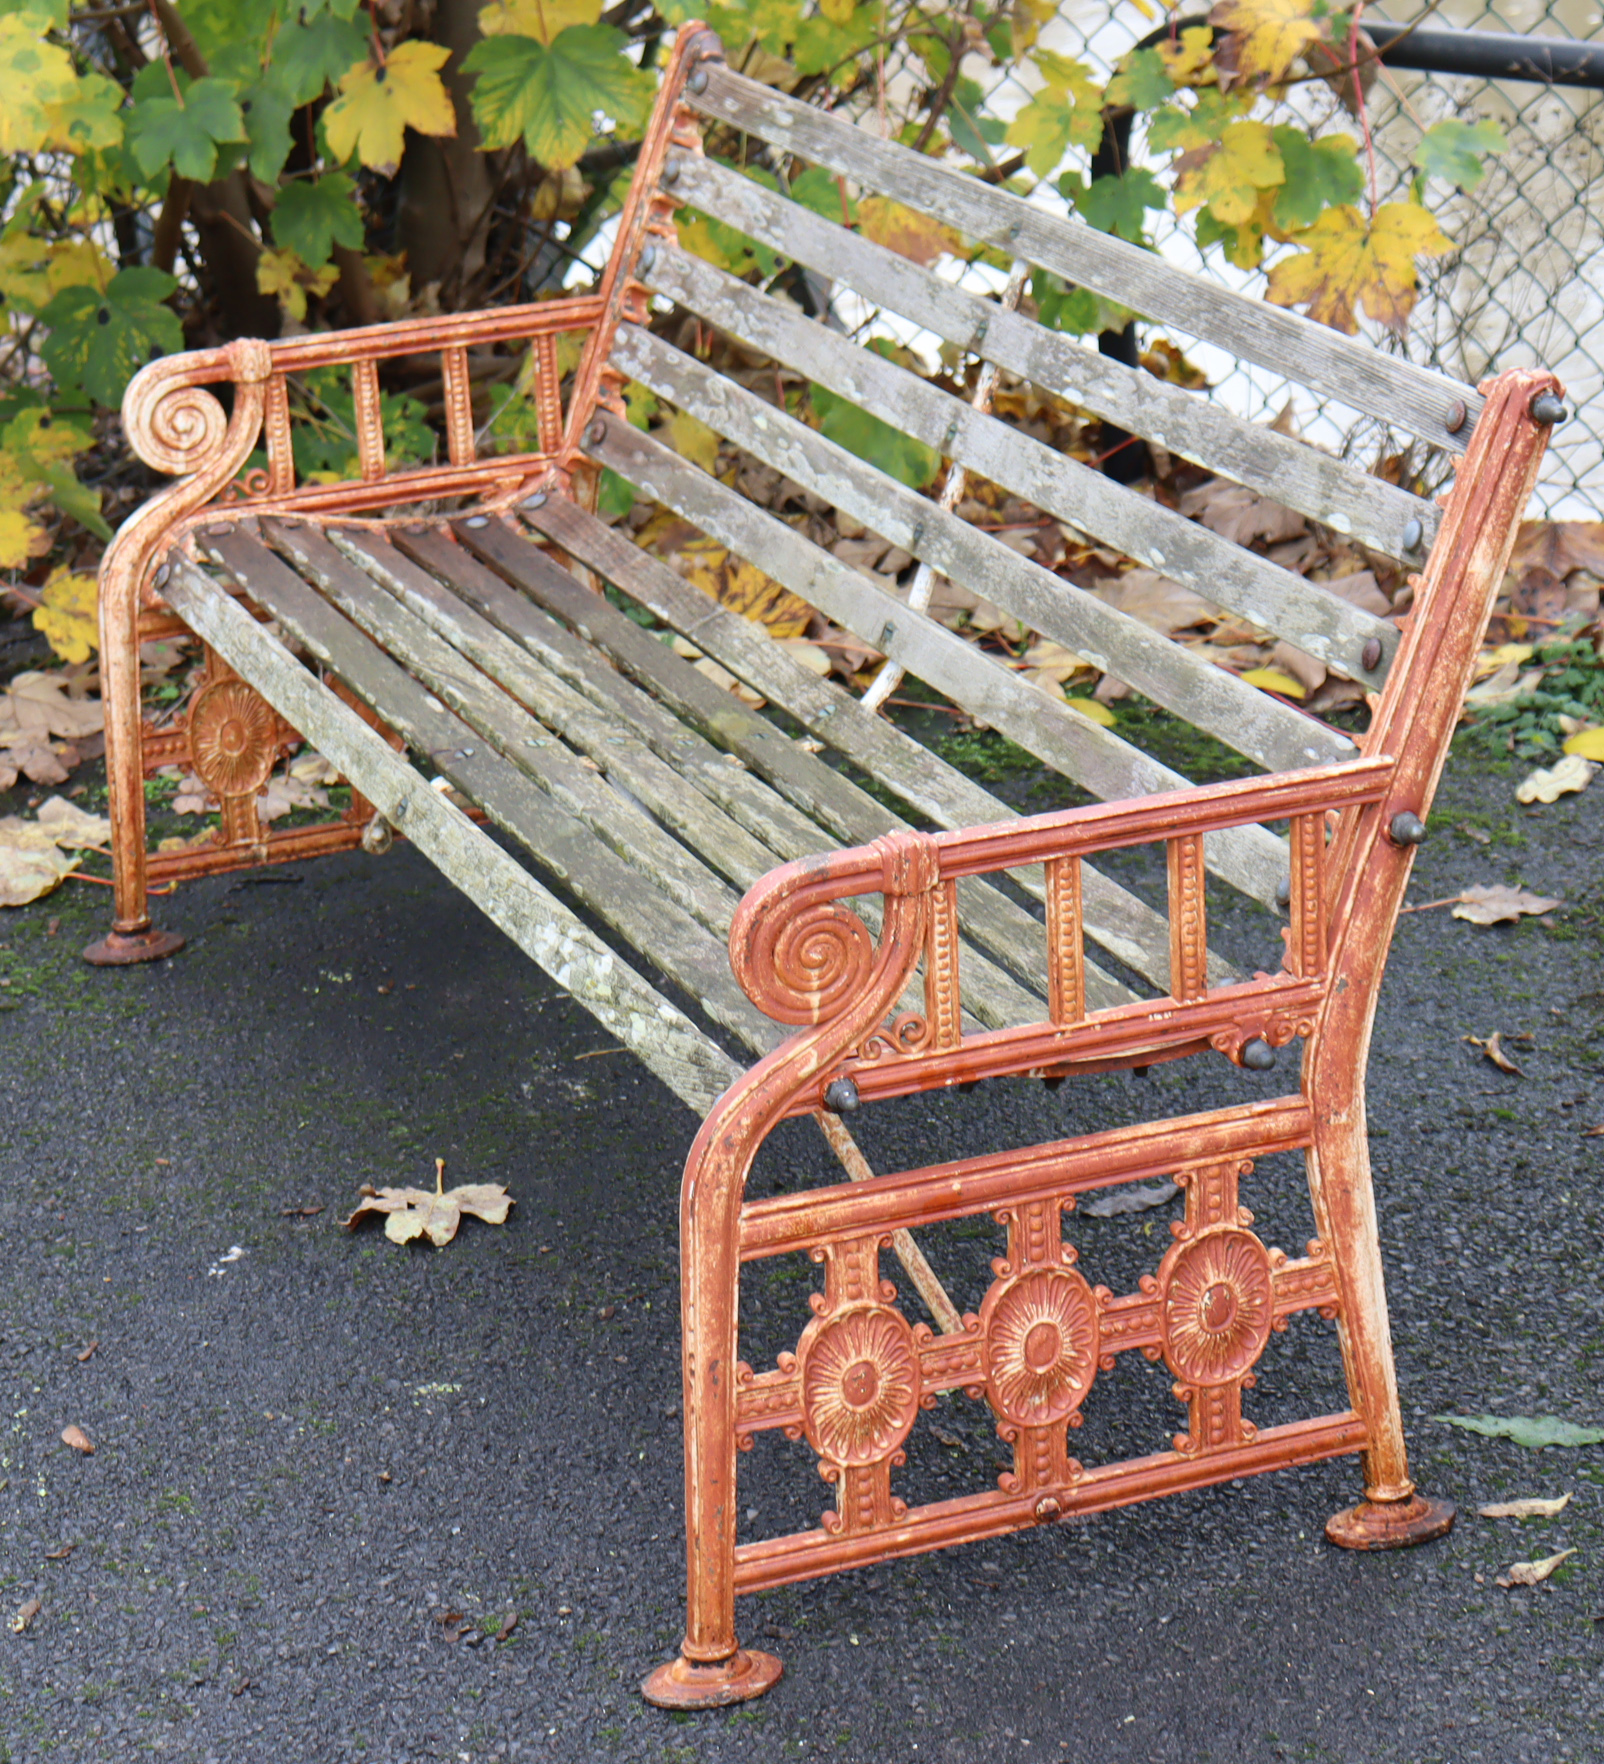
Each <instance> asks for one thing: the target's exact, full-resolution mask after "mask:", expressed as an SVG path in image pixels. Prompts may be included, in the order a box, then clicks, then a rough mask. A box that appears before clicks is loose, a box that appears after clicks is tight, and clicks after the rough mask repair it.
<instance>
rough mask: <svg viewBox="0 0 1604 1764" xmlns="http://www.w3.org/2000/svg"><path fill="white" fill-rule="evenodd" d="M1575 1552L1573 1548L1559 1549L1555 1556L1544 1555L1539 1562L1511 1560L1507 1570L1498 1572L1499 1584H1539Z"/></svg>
mask: <svg viewBox="0 0 1604 1764" xmlns="http://www.w3.org/2000/svg"><path fill="white" fill-rule="evenodd" d="M1575 1554H1576V1552H1575V1550H1561V1551H1560V1552H1559V1554H1558V1555H1556V1556H1544V1557H1543V1559H1542V1560H1541V1561H1540V1562H1511V1563H1510V1565H1509V1571H1508V1572H1507V1573H1505V1574H1500V1575H1499V1577H1498V1582H1497V1584H1498V1585H1499V1586H1539V1585H1541V1584H1542V1582H1543V1581H1545V1580H1547V1579H1548V1577H1549V1575H1550V1574H1552V1573H1553V1572H1554V1570H1555V1569H1556V1568H1557V1567H1559V1565H1560V1563H1561V1562H1567V1561H1569V1560H1570V1558H1571V1557H1572V1556H1574V1555H1575Z"/></svg>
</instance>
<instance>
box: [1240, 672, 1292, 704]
mask: <svg viewBox="0 0 1604 1764" xmlns="http://www.w3.org/2000/svg"><path fill="white" fill-rule="evenodd" d="M1239 677H1240V678H1241V679H1243V680H1245V681H1246V682H1247V683H1248V685H1249V686H1257V687H1258V688H1259V690H1260V691H1261V692H1279V693H1281V694H1282V696H1283V697H1285V698H1302V697H1303V696H1304V689H1303V682H1302V681H1301V680H1294V679H1293V678H1292V676H1291V675H1290V674H1283V673H1282V672H1281V670H1280V669H1279V668H1249V669H1248V670H1247V672H1246V673H1245V674H1242V675H1241V676H1239Z"/></svg>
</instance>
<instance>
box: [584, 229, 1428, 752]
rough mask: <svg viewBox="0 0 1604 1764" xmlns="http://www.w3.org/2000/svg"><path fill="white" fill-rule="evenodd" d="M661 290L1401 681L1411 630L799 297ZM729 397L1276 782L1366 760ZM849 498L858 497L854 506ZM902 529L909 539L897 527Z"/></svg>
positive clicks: (1109, 536) (1188, 573)
mask: <svg viewBox="0 0 1604 1764" xmlns="http://www.w3.org/2000/svg"><path fill="white" fill-rule="evenodd" d="M648 286H650V287H651V288H652V289H653V290H654V291H655V292H657V293H660V294H665V295H668V296H669V297H670V298H672V299H673V300H675V301H677V302H678V303H679V304H680V305H681V306H684V307H686V308H688V309H689V310H690V311H692V312H694V313H696V314H697V315H698V316H699V317H701V318H704V319H706V320H707V321H708V323H710V324H712V325H714V326H716V327H717V328H718V329H720V330H722V331H725V332H728V333H729V334H730V335H732V336H734V337H735V338H736V339H737V340H738V341H740V342H743V343H746V344H749V345H750V346H751V347H753V348H756V349H759V350H761V351H762V352H763V353H764V354H766V355H769V356H770V357H772V358H773V359H775V360H778V361H782V362H784V363H785V364H786V365H787V366H788V367H793V368H797V369H799V370H800V371H801V372H803V373H805V374H807V376H808V377H809V378H810V379H812V380H817V381H819V382H820V383H821V384H822V385H824V386H826V387H828V388H829V390H830V391H832V392H835V393H837V394H839V395H840V396H841V397H843V398H849V399H851V400H852V401H853V403H855V404H857V405H859V406H860V407H861V408H862V409H864V410H867V411H869V412H870V413H871V414H872V415H874V416H877V417H879V418H880V419H881V420H882V421H883V422H887V423H890V424H891V425H892V426H893V427H895V428H897V429H900V430H902V431H903V432H904V433H906V434H909V435H912V436H914V437H915V438H916V439H917V440H920V441H923V442H925V443H926V445H928V446H931V447H934V448H936V449H937V450H938V451H940V452H942V453H945V454H947V455H948V456H949V457H950V458H952V459H954V460H956V461H957V462H958V463H959V464H960V465H963V466H965V467H967V468H968V469H969V470H971V471H975V472H978V473H980V475H981V476H982V477H985V478H989V479H991V480H992V482H994V483H997V484H1000V485H1002V486H1003V488H1004V489H1006V490H1012V491H1014V492H1015V493H1016V494H1017V495H1019V496H1022V497H1023V498H1024V499H1025V501H1027V502H1030V503H1033V504H1034V505H1035V506H1036V507H1037V508H1040V509H1043V510H1045V511H1046V512H1047V513H1048V514H1051V515H1053V516H1055V517H1056V518H1057V519H1059V520H1061V521H1066V522H1068V523H1069V524H1070V525H1071V526H1073V527H1077V528H1079V529H1080V531H1081V532H1083V533H1088V534H1090V535H1091V536H1092V537H1093V538H1095V539H1101V540H1104V541H1106V542H1107V543H1109V544H1111V545H1113V546H1114V547H1115V548H1116V549H1118V550H1120V551H1123V552H1124V553H1125V554H1126V556H1128V557H1133V558H1135V559H1136V560H1137V561H1138V562H1139V563H1143V564H1146V565H1148V566H1149V567H1150V568H1152V569H1156V570H1162V571H1163V572H1164V573H1165V574H1166V575H1168V576H1170V577H1172V578H1173V579H1174V580H1175V581H1177V582H1180V583H1182V584H1183V585H1184V586H1186V587H1188V588H1190V589H1192V590H1193V591H1194V592H1195V593H1197V594H1201V595H1202V596H1204V597H1205V598H1206V599H1208V600H1210V601H1213V602H1214V603H1216V604H1217V605H1220V606H1224V607H1228V608H1229V609H1230V610H1231V611H1232V612H1236V613H1240V614H1242V615H1243V616H1244V617H1245V618H1248V619H1251V620H1253V621H1254V623H1256V624H1258V625H1260V626H1262V627H1264V628H1265V629H1267V630H1271V631H1274V632H1275V634H1276V635H1277V636H1279V637H1285V638H1286V639H1287V640H1288V642H1291V643H1295V644H1297V646H1298V647H1299V648H1300V649H1304V650H1307V651H1308V653H1309V654H1311V655H1313V656H1317V657H1318V658H1319V659H1320V660H1321V661H1323V662H1325V663H1326V665H1327V666H1328V667H1331V668H1334V669H1336V670H1337V671H1338V672H1339V673H1342V674H1346V675H1347V676H1349V677H1350V678H1352V679H1358V680H1364V681H1375V682H1377V683H1379V682H1380V681H1381V680H1382V679H1383V678H1384V677H1385V674H1386V667H1387V661H1388V659H1389V657H1390V655H1391V652H1392V651H1393V650H1394V649H1396V648H1397V645H1398V628H1397V626H1396V625H1392V624H1388V623H1387V622H1386V621H1385V620H1382V619H1378V618H1376V617H1374V616H1373V615H1372V614H1370V613H1367V612H1364V611H1362V610H1361V609H1360V608H1359V607H1357V606H1354V605H1352V604H1351V603H1350V602H1348V601H1345V600H1341V599H1339V598H1338V597H1337V596H1336V595H1334V594H1332V593H1330V592H1329V591H1328V590H1326V589H1323V588H1321V587H1319V586H1318V585H1316V584H1313V583H1309V582H1305V581H1304V579H1303V578H1302V577H1301V576H1297V575H1294V574H1293V573H1292V572H1291V571H1290V570H1284V569H1281V568H1280V567H1279V566H1278V565H1276V564H1273V563H1271V562H1270V561H1269V560H1268V559H1266V558H1262V557H1259V556H1258V555H1257V554H1256V553H1254V552H1251V551H1247V550H1245V549H1244V548H1243V547H1242V546H1240V545H1234V544H1232V543H1231V542H1230V541H1229V540H1226V539H1222V538H1221V537H1220V536H1219V535H1218V534H1217V533H1211V532H1210V531H1209V529H1208V528H1207V527H1203V526H1199V525H1198V523H1197V522H1195V521H1189V520H1186V519H1184V518H1183V517H1182V516H1180V515H1178V514H1176V513H1175V512H1174V511H1173V510H1172V509H1168V508H1165V507H1164V506H1163V505H1162V504H1161V503H1158V502H1155V501H1153V500H1152V499H1151V498H1150V497H1146V496H1139V495H1138V494H1137V493H1136V492H1135V491H1134V490H1131V489H1128V488H1127V487H1126V486H1125V485H1123V484H1116V483H1115V482H1114V481H1113V480H1112V479H1111V478H1105V477H1104V476H1103V474H1102V473H1101V472H1098V471H1094V470H1092V469H1091V468H1090V467H1089V466H1085V465H1082V464H1081V463H1080V462H1079V461H1078V460H1073V459H1066V458H1064V456H1063V455H1062V454H1059V453H1056V452H1055V451H1054V450H1053V449H1052V448H1050V447H1047V446H1044V445H1043V444H1042V443H1041V442H1040V441H1038V440H1037V439H1036V438H1035V437H1034V436H1033V435H1026V434H1023V433H1021V431H1020V430H1018V429H1016V428H1013V427H1011V426H1010V425H1009V424H1007V423H1004V422H1000V421H999V420H998V419H997V418H996V417H993V416H986V415H983V414H982V413H981V412H979V411H977V410H974V409H973V408H972V407H971V406H970V405H969V404H968V403H967V401H965V400H964V399H962V398H954V397H952V396H951V394H950V393H946V392H943V391H941V390H940V389H939V388H938V387H935V386H932V385H930V384H929V382H928V381H925V380H922V379H920V378H919V376H918V375H917V374H911V373H909V372H908V371H907V370H906V369H904V368H900V367H898V366H896V364H895V363H893V362H889V361H886V360H885V359H884V358H883V357H882V356H879V355H875V354H874V353H873V352H872V351H870V350H867V349H861V348H859V347H858V346H857V345H856V344H855V343H853V342H852V341H851V340H850V339H848V338H846V337H843V336H841V335H840V334H839V333H838V332H835V331H831V330H829V329H828V328H827V327H826V326H824V325H821V324H818V323H817V322H816V321H814V320H813V319H809V318H806V317H804V316H803V314H802V313H801V312H799V311H798V310H797V308H796V307H794V306H792V305H790V304H789V303H788V302H784V301H779V300H774V299H771V298H770V297H769V296H767V295H765V294H763V293H760V292H759V291H758V290H757V289H756V288H749V287H748V286H747V285H746V284H745V283H744V282H738V281H736V279H735V278H734V277H733V276H728V275H726V274H725V273H724V272H723V271H722V270H718V269H715V268H714V267H713V265H712V264H710V263H704V262H703V261H702V260H701V259H700V258H697V257H692V256H690V255H689V254H688V253H687V252H683V251H678V250H673V249H670V248H667V247H664V248H663V249H661V250H659V252H658V254H657V259H656V263H655V266H654V268H653V270H652V274H651V276H650V277H649V278H648ZM641 335H644V334H643V333H631V334H629V335H628V336H621V337H620V340H619V344H620V347H619V349H618V350H617V352H616V353H617V354H618V355H619V358H620V359H627V358H628V353H629V351H630V350H631V349H632V348H633V347H634V346H635V345H636V343H637V340H638V337H639V336H641ZM654 341H655V340H654ZM683 360H684V361H686V362H689V363H690V367H689V369H687V368H684V367H682V366H680V364H679V363H677V362H676V363H674V364H673V367H674V369H675V370H677V372H678V373H679V375H680V376H681V377H682V379H686V380H688V382H689V383H690V384H691V385H693V386H696V387H699V388H700V390H701V396H702V397H703V398H704V399H711V398H718V397H720V395H721V392H720V389H721V388H722V387H724V386H726V385H728V384H730V383H731V382H729V381H726V380H725V379H724V378H723V377H722V376H720V375H717V374H713V373H710V372H709V370H708V369H706V368H704V367H703V366H702V364H701V363H700V362H698V361H696V360H695V359H694V357H690V356H686V357H683ZM660 371H661V369H660ZM1150 377H1151V376H1150ZM725 403H726V405H727V408H728V412H729V416H728V420H729V421H732V422H734V423H735V424H736V425H737V426H738V430H739V432H738V433H732V439H735V440H738V441H739V442H740V444H741V445H742V446H744V447H747V448H748V449H749V450H752V451H755V452H757V453H758V454H759V456H760V457H761V454H762V447H763V444H764V443H765V442H767V443H768V444H769V445H770V446H773V445H775V442H774V440H773V438H772V437H773V427H774V425H775V423H776V422H777V421H778V422H779V423H780V424H781V425H782V426H783V427H784V429H785V443H786V445H787V451H788V455H789V456H790V457H792V458H795V457H796V454H797V453H798V451H802V452H805V453H807V454H810V455H811V456H812V458H811V463H812V465H813V467H814V471H815V472H816V473H817V474H818V478H817V479H816V480H815V479H809V478H800V479H798V482H799V483H801V484H803V485H804V486H805V487H807V488H808V489H812V490H815V491H817V492H818V493H819V494H821V495H823V496H824V497H825V499H826V500H827V501H829V502H831V503H833V504H834V505H835V506H837V507H840V508H844V509H846V510H847V512H848V513H849V514H851V515H853V516H855V517H856V518H857V519H858V520H860V521H864V522H865V523H866V524H868V525H870V526H872V527H873V528H874V530H875V531H876V532H878V533H880V534H882V535H883V536H884V537H885V538H887V539H889V540H891V541H892V543H893V544H896V545H901V546H903V547H904V548H905V549H907V550H909V551H911V552H913V554H914V555H915V556H916V557H920V558H923V559H924V560H925V561H927V562H929V563H930V564H931V565H933V566H934V567H935V568H936V569H939V570H942V571H943V572H945V574H947V575H948V576H950V577H952V579H953V580H954V581H956V582H959V583H961V584H962V585H963V586H965V587H967V588H971V589H973V590H975V591H976V592H982V591H983V593H984V597H985V598H986V599H988V600H991V601H993V602H995V603H996V604H997V605H998V606H1000V607H1001V608H1002V609H1003V610H1004V611H1005V612H1011V613H1012V614H1013V615H1014V616H1015V617H1016V618H1017V619H1019V620H1020V621H1021V622H1022V623H1023V624H1024V625H1025V626H1026V628H1027V629H1028V630H1033V631H1040V632H1041V633H1042V634H1043V635H1044V636H1048V637H1052V638H1054V639H1055V640H1056V641H1058V642H1060V643H1063V644H1065V645H1066V646H1067V647H1068V648H1071V649H1074V650H1076V651H1078V652H1079V653H1080V654H1082V655H1084V656H1086V657H1087V659H1088V660H1090V661H1091V662H1092V664H1093V665H1094V666H1095V667H1098V668H1099V669H1100V671H1102V672H1104V673H1112V674H1116V675H1118V677H1119V678H1120V679H1122V680H1126V681H1128V682H1129V683H1130V684H1131V685H1132V686H1134V687H1135V688H1136V689H1137V690H1138V691H1140V692H1143V693H1145V694H1146V695H1147V696H1148V697H1149V698H1151V699H1152V700H1153V701H1154V703H1155V704H1161V705H1163V706H1164V708H1165V709H1166V710H1172V711H1174V712H1176V714H1177V715H1180V716H1184V717H1185V718H1186V720H1187V721H1188V722H1189V723H1193V724H1195V725H1196V726H1197V727H1198V728H1200V729H1205V730H1207V731H1208V733H1209V734H1211V735H1213V736H1215V737H1216V738H1217V739H1219V740H1221V741H1225V742H1227V743H1228V744H1229V745H1230V746H1232V747H1234V748H1236V749H1237V750H1238V752H1241V753H1245V754H1247V755H1248V756H1249V757H1250V758H1252V759H1255V760H1257V761H1258V762H1259V763H1260V764H1261V765H1262V766H1264V767H1265V768H1266V769H1267V770H1268V771H1272V772H1280V771H1292V770H1295V769H1296V768H1297V767H1299V766H1308V765H1321V764H1325V763H1327V762H1329V761H1332V760H1338V759H1348V758H1351V757H1352V755H1353V753H1354V751H1355V749H1354V744H1353V743H1352V742H1351V741H1350V740H1349V739H1348V737H1347V736H1346V735H1342V734H1340V733H1338V732H1337V731H1335V730H1331V729H1327V728H1325V727H1324V725H1322V724H1319V723H1316V722H1314V721H1313V720H1312V719H1311V718H1309V717H1306V716H1303V715H1301V714H1300V713H1299V712H1298V711H1296V710H1293V709H1292V708H1291V707H1290V706H1289V705H1285V704H1282V703H1280V702H1278V701H1277V700H1275V699H1272V698H1268V697H1266V695H1265V694H1264V693H1262V692H1257V691H1255V690H1254V688H1253V687H1251V686H1244V685H1243V684H1242V683H1241V681H1239V680H1238V679H1237V678H1236V677H1235V675H1233V674H1228V673H1227V672H1226V671H1225V670H1224V669H1223V668H1216V667H1214V666H1213V665H1212V664H1211V663H1209V662H1206V661H1203V660H1201V659H1200V658H1199V657H1197V656H1195V655H1194V654H1193V653H1192V652H1191V651H1190V650H1188V649H1184V648H1182V647H1181V646H1180V645H1179V644H1176V643H1172V642H1171V641H1170V640H1169V638H1168V636H1167V635H1165V634H1164V633H1161V632H1158V631H1155V630H1153V629H1152V627H1151V626H1149V625H1144V624H1143V623H1142V622H1141V620H1139V619H1133V618H1131V617H1130V615H1129V614H1127V613H1122V612H1119V611H1117V610H1116V609H1115V608H1113V607H1111V606H1109V605H1107V604H1106V603H1105V602H1103V601H1101V600H1099V599H1098V598H1097V597H1096V596H1095V595H1093V594H1088V593H1087V592H1086V591H1085V590H1083V589H1080V588H1077V587H1075V586H1073V585H1072V584H1070V583H1067V582H1065V581H1063V580H1062V579H1061V578H1060V577H1057V576H1055V575H1054V574H1053V573H1052V571H1050V570H1046V569H1043V568H1042V566H1041V565H1040V564H1038V563H1035V562H1033V561H1032V560H1031V559H1029V558H1025V557H1021V556H1020V555H1019V554H1018V553H1017V552H1015V551H1012V550H1010V549H1009V547H1008V546H1006V545H1003V544H1001V543H1000V542H999V541H998V540H996V539H994V538H992V537H991V535H990V534H987V533H982V532H978V531H977V530H976V529H975V528H974V527H972V526H970V525H969V523H968V522H967V521H964V520H962V519H960V518H959V517H958V516H957V515H956V514H949V513H948V512H947V511H946V510H945V509H943V508H941V507H940V506H939V505H937V504H935V503H932V502H930V501H928V500H927V499H926V498H925V497H923V496H920V495H919V494H917V492H915V491H913V490H910V489H908V488H907V487H906V486H905V485H903V484H900V483H897V482H896V481H895V480H893V479H890V478H888V477H886V476H885V474H884V473H881V472H877V471H875V470H874V468H873V467H872V466H869V465H868V464H866V463H865V462H864V461H861V460H859V459H857V458H856V457H855V456H854V455H852V454H849V453H846V452H845V450H843V449H841V448H839V447H837V446H835V445H834V444H833V443H831V442H828V441H826V440H825V439H824V437H823V436H822V435H820V434H818V432H817V431H816V430H813V429H810V428H808V427H807V426H806V424H803V423H799V422H796V420H795V419H794V418H790V417H787V416H785V414H784V413H783V412H780V411H777V410H775V409H774V407H773V406H772V405H769V404H767V403H766V402H765V401H764V400H762V399H759V398H758V397H757V396H756V394H754V393H751V392H748V391H746V390H745V389H744V388H742V389H741V392H740V396H739V397H736V398H733V399H727V400H725ZM759 424H761V426H760V427H759V426H758V425H759ZM754 441H755V442H756V443H757V445H756V446H755V447H754V445H753V443H754ZM770 463H772V462H770ZM793 475H794V474H793ZM848 496H850V497H851V498H852V500H850V501H848V500H846V498H847V497H848ZM888 523H889V524H892V525H894V526H895V528H896V531H895V532H887V531H886V527H887V524H888ZM1369 643H1374V644H1375V645H1376V651H1377V659H1376V666H1375V667H1374V668H1371V669H1366V668H1365V666H1364V664H1363V660H1362V657H1363V655H1364V652H1365V645H1366V644H1369Z"/></svg>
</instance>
